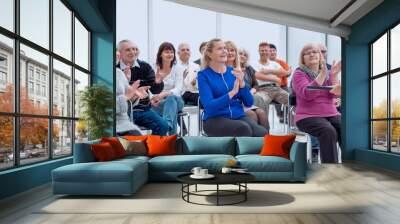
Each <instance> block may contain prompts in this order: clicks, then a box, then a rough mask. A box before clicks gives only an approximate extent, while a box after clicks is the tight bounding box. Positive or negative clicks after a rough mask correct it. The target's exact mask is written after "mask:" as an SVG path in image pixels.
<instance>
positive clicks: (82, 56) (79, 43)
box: [75, 18, 89, 70]
mask: <svg viewBox="0 0 400 224" xmlns="http://www.w3.org/2000/svg"><path fill="white" fill-rule="evenodd" d="M75 62H76V64H78V65H80V66H81V67H82V68H84V69H87V70H89V32H88V31H87V29H86V28H85V27H84V26H83V25H82V23H81V22H80V21H79V20H78V19H77V18H75Z"/></svg>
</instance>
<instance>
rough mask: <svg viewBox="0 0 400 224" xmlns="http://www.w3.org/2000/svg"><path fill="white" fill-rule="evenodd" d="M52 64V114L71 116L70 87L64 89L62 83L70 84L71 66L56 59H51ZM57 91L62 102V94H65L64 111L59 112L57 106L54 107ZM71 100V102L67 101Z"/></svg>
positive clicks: (57, 97) (56, 102)
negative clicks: (65, 103) (65, 105)
mask: <svg viewBox="0 0 400 224" xmlns="http://www.w3.org/2000/svg"><path fill="white" fill-rule="evenodd" d="M53 65H54V70H53V77H54V82H53V90H54V95H53V108H56V109H53V114H54V115H62V116H63V117H64V116H68V117H72V108H71V105H72V92H71V89H65V87H64V85H65V83H69V84H70V85H72V69H71V66H69V65H66V64H64V63H62V62H60V61H58V60H55V59H54V60H53ZM59 91H60V95H61V97H60V98H61V102H63V103H64V100H65V99H64V96H67V98H68V99H67V100H68V104H67V105H68V106H67V107H66V111H65V112H66V113H65V114H64V113H61V114H60V109H59V108H57V107H54V106H56V105H58V103H59V101H58V99H59ZM69 101H71V102H69Z"/></svg>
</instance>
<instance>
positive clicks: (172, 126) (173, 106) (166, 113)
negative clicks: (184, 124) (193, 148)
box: [154, 95, 184, 135]
mask: <svg viewBox="0 0 400 224" xmlns="http://www.w3.org/2000/svg"><path fill="white" fill-rule="evenodd" d="M183 104H184V102H183V99H182V97H180V96H175V95H170V96H167V98H165V99H164V100H162V101H161V102H160V104H158V106H157V107H155V108H154V110H155V111H157V113H159V114H160V115H161V116H162V117H163V118H164V120H166V121H167V123H168V126H169V134H170V135H174V134H176V132H177V123H178V112H179V111H182V109H183Z"/></svg>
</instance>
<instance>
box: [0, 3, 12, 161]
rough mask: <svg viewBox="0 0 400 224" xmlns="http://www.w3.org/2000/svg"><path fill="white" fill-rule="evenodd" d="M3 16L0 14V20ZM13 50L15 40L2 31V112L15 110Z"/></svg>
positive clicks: (0, 68) (0, 59)
mask: <svg viewBox="0 0 400 224" xmlns="http://www.w3.org/2000/svg"><path fill="white" fill-rule="evenodd" d="M1 4H2V3H0V5H1ZM2 12H3V8H1V9H0V13H2ZM2 16H3V15H0V20H1V18H3V17H2ZM13 51H14V43H13V40H12V39H10V38H8V37H6V36H4V35H2V34H1V33H0V76H1V78H0V113H1V112H8V113H12V112H13V111H14V69H13V66H11V63H12V61H13V60H12V58H13V57H14V54H13ZM0 138H1V135H0ZM7 145H9V144H7ZM0 164H1V160H0ZM0 169H1V168H0Z"/></svg>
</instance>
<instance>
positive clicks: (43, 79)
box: [42, 73, 46, 83]
mask: <svg viewBox="0 0 400 224" xmlns="http://www.w3.org/2000/svg"><path fill="white" fill-rule="evenodd" d="M43 82H44V83H46V74H45V73H42V83H43Z"/></svg>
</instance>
